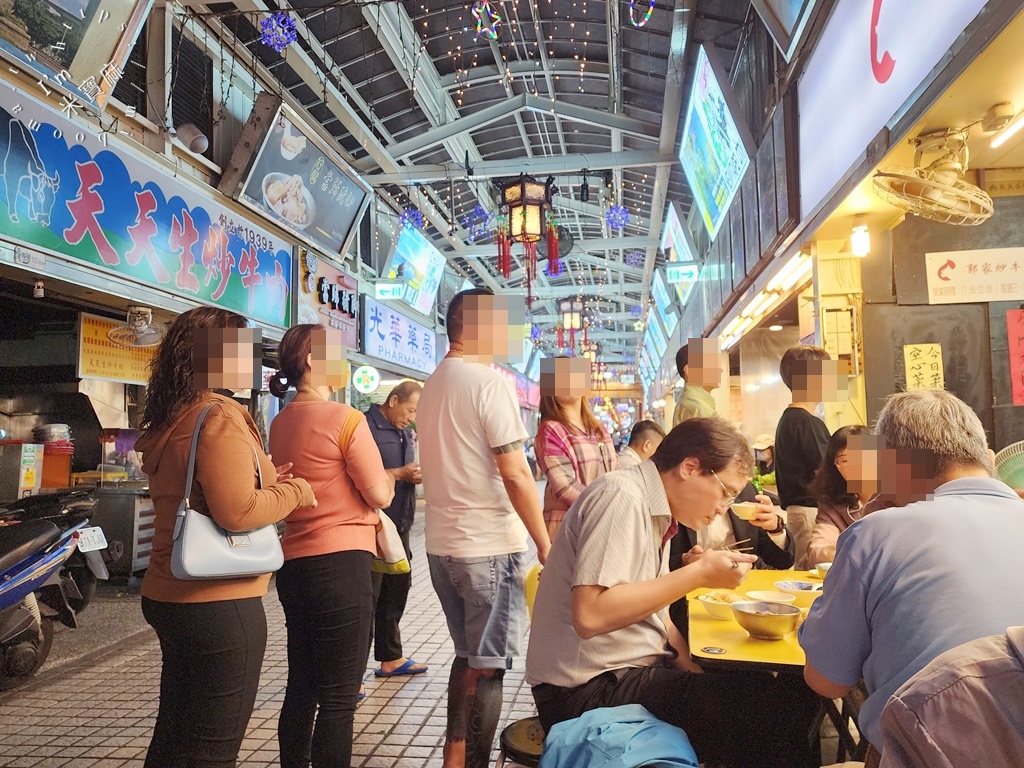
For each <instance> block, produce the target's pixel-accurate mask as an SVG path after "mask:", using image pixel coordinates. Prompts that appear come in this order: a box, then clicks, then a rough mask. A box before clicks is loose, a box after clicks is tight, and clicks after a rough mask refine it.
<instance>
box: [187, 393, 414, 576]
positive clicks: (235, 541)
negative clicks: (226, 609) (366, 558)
mask: <svg viewBox="0 0 1024 768" xmlns="http://www.w3.org/2000/svg"><path fill="white" fill-rule="evenodd" d="M214 405H215V404H211V405H208V406H206V408H204V409H203V412H202V413H200V414H199V420H198V421H196V428H195V432H193V433H192V447H191V449H190V450H189V455H188V475H187V478H186V480H185V497H184V498H183V499H182V500H181V504H180V505H179V506H178V514H177V516H176V517H175V520H174V545H173V546H172V547H171V573H172V574H174V577H175V578H176V579H183V580H186V581H188V580H193V579H237V578H242V577H245V576H259V575H262V574H264V573H271V572H273V571H276V570H278V569H279V568H280V567H281V566H282V565H283V564H284V552H283V551H282V550H281V539H280V537H279V536H278V533H277V526H275V525H265V526H263V527H262V528H257V529H256V530H254V531H238V532H235V531H226V530H224V529H223V528H221V527H220V526H219V525H217V523H216V522H214V520H213V518H212V517H210V516H208V515H204V514H203V513H202V512H197V511H195V510H194V509H192V506H191V504H190V502H189V497H190V496H191V495H192V479H193V476H194V474H195V468H196V448H197V446H198V445H199V428H200V427H202V425H203V421H204V420H205V419H206V414H207V413H209V412H210V409H211V408H213V407H214ZM253 458H254V459H255V460H256V475H257V478H258V481H259V482H258V486H257V487H259V488H262V487H263V473H262V472H261V471H260V462H259V457H258V456H257V455H256V448H255V446H254V447H253ZM399 544H401V542H399Z"/></svg>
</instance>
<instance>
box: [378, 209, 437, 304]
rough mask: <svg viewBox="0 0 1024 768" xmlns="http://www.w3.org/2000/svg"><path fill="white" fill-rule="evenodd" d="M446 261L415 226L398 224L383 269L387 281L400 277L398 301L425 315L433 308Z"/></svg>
mask: <svg viewBox="0 0 1024 768" xmlns="http://www.w3.org/2000/svg"><path fill="white" fill-rule="evenodd" d="M445 264H446V261H445V258H444V256H442V255H441V253H440V252H439V251H438V250H437V248H435V247H434V245H433V243H431V242H430V240H428V239H427V238H426V236H425V235H424V234H423V233H422V232H420V231H419V230H417V229H414V228H412V227H402V234H400V235H399V236H398V243H397V244H396V245H395V252H394V254H392V256H391V263H390V264H389V265H388V268H387V269H386V270H385V275H384V276H385V277H386V278H388V279H389V280H395V279H398V280H403V281H404V282H405V292H404V294H403V296H402V302H403V303H405V304H408V305H409V306H410V307H412V308H413V309H415V310H416V311H417V312H419V313H421V314H424V315H429V314H430V313H431V312H432V311H433V309H434V301H435V300H436V299H437V289H438V286H440V285H441V278H442V276H443V275H444V267H445Z"/></svg>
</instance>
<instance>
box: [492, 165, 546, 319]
mask: <svg viewBox="0 0 1024 768" xmlns="http://www.w3.org/2000/svg"><path fill="white" fill-rule="evenodd" d="M553 182H554V178H549V179H548V180H547V181H546V182H540V181H537V180H536V179H534V178H533V177H532V176H527V175H526V174H521V175H520V176H519V178H518V179H516V180H515V181H513V182H510V183H507V184H505V186H503V187H502V189H501V205H502V207H503V208H504V209H505V214H506V216H507V221H508V238H509V240H510V241H511V242H513V243H522V244H523V248H524V253H525V257H526V265H525V266H526V305H527V306H532V305H533V281H534V280H536V279H537V243H538V242H539V241H540V239H541V237H543V236H544V229H545V216H544V213H545V211H547V210H548V209H549V208H550V207H551V184H552V183H553ZM556 240H557V238H556ZM557 252H558V251H557V248H556V251H555V253H557ZM549 253H550V251H549ZM511 258H512V251H511V247H509V249H508V259H509V274H507V275H506V274H505V273H504V272H502V275H503V276H504V277H509V276H510V275H511ZM498 259H499V262H500V261H501V241H500V240H499V242H498Z"/></svg>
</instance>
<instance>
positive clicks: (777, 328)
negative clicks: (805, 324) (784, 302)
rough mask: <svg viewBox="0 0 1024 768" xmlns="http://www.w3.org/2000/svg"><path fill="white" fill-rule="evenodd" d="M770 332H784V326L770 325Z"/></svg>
mask: <svg viewBox="0 0 1024 768" xmlns="http://www.w3.org/2000/svg"><path fill="white" fill-rule="evenodd" d="M768 330H769V331H774V332H776V333H778V332H779V331H781V330H782V326H781V325H769V326H768Z"/></svg>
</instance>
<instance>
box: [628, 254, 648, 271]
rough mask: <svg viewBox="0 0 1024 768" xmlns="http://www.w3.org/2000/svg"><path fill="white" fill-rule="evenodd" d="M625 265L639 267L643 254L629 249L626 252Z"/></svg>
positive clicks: (642, 261)
mask: <svg viewBox="0 0 1024 768" xmlns="http://www.w3.org/2000/svg"><path fill="white" fill-rule="evenodd" d="M625 262H626V266H627V267H633V269H640V267H642V266H643V265H644V255H643V253H641V252H640V251H630V252H629V253H627V254H626V258H625Z"/></svg>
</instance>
